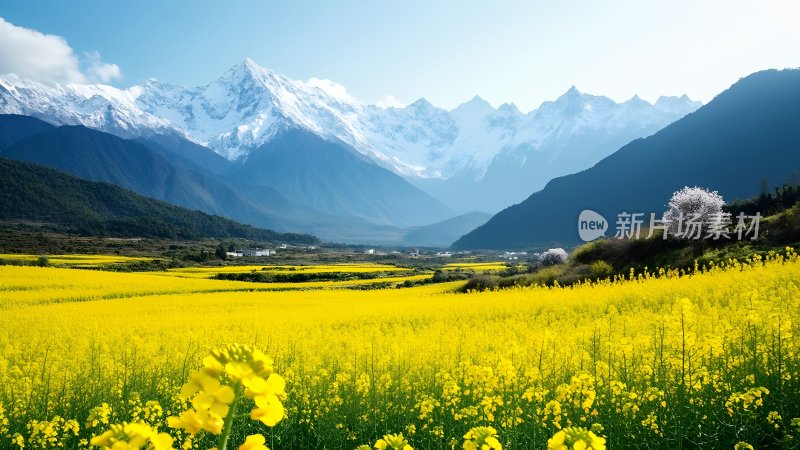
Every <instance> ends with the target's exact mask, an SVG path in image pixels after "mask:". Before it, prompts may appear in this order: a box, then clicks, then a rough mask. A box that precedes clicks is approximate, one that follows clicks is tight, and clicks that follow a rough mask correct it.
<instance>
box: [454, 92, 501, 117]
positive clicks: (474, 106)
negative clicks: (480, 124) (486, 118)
mask: <svg viewBox="0 0 800 450" xmlns="http://www.w3.org/2000/svg"><path fill="white" fill-rule="evenodd" d="M456 111H478V112H483V113H488V112H491V111H494V108H492V105H490V104H489V102H487V101H486V100H484V99H483V98H481V97H480V96H479V95H476V96H474V97H472V98H471V99H470V100H469V101H468V102H466V103H462V104H460V105H458V106H457V107H456V108H455V109H454V110H453V112H456Z"/></svg>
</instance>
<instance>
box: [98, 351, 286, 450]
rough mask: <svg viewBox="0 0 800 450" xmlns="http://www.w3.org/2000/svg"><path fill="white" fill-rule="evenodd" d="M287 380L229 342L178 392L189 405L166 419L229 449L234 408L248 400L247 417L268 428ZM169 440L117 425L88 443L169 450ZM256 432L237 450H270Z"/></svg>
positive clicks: (256, 354) (138, 426)
mask: <svg viewBox="0 0 800 450" xmlns="http://www.w3.org/2000/svg"><path fill="white" fill-rule="evenodd" d="M285 385H286V382H285V381H284V379H283V378H282V377H281V376H280V375H278V374H276V373H273V371H272V359H270V358H269V357H267V356H266V355H264V353H262V352H261V351H260V350H258V349H255V348H253V347H251V346H249V345H240V344H232V345H228V346H226V347H223V348H219V349H216V350H214V351H213V352H212V353H211V355H210V356H207V357H206V358H205V359H204V360H203V367H202V368H201V369H200V370H198V371H197V372H195V373H193V374H192V375H191V377H190V378H189V381H188V382H187V383H186V384H185V385H183V388H182V389H181V399H183V400H184V401H190V402H191V405H192V407H191V408H190V409H187V410H186V411H184V412H182V413H181V414H180V415H179V416H178V417H175V416H172V417H169V418H167V424H168V425H169V426H170V427H171V428H180V429H183V430H185V431H187V432H188V433H189V434H191V435H192V436H194V435H195V434H197V433H199V432H201V431H203V432H206V433H211V434H213V435H217V436H218V437H217V450H228V439H229V438H230V435H231V431H232V430H233V422H234V420H236V417H237V416H236V410H237V408H239V407H240V405H242V403H243V402H244V401H245V399H250V400H252V403H249V404H250V405H252V407H251V409H250V414H249V415H250V418H251V419H253V420H258V421H260V422H262V423H264V424H265V425H267V426H269V427H273V426H275V425H276V424H277V423H278V422H280V421H281V420H283V417H284V413H285V412H284V408H283V401H284V400H285V399H286V392H285ZM172 442H173V441H172V437H170V435H169V434H167V433H159V432H158V431H157V430H156V429H154V428H152V427H150V426H149V425H146V424H144V423H122V424H115V425H111V427H110V429H109V430H108V431H106V432H105V433H103V434H102V435H100V436H97V437H95V438H94V439H92V441H91V444H92V445H93V446H96V447H101V448H104V449H112V450H117V449H126V450H127V449H143V448H144V449H147V450H172V448H173V447H172ZM265 443H266V439H265V438H264V436H263V435H261V434H253V435H250V436H247V437H246V438H245V441H244V442H243V443H242V444H241V445H240V446H239V450H269V449H268V448H267V446H266V444H265Z"/></svg>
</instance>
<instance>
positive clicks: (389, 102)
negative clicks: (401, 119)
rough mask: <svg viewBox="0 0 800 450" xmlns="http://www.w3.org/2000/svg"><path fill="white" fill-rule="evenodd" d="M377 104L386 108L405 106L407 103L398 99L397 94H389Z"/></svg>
mask: <svg viewBox="0 0 800 450" xmlns="http://www.w3.org/2000/svg"><path fill="white" fill-rule="evenodd" d="M375 106H377V107H378V108H383V109H386V108H404V107H405V106H406V105H405V103H403V102H401V101H400V100H398V99H397V98H396V97H395V96H393V95H387V96H386V97H383V99H381V101H379V102H378V103H376V104H375Z"/></svg>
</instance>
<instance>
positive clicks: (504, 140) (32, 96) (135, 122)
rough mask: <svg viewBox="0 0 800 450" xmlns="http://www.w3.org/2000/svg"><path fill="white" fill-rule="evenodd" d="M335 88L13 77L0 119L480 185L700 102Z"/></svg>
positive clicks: (0, 93)
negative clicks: (309, 153) (542, 156)
mask: <svg viewBox="0 0 800 450" xmlns="http://www.w3.org/2000/svg"><path fill="white" fill-rule="evenodd" d="M326 83H330V82H325V81H324V80H315V79H312V80H309V81H307V82H303V81H297V80H292V79H289V78H287V77H285V76H284V75H281V74H279V73H276V72H274V71H271V70H269V69H265V68H263V67H260V66H259V65H257V64H256V63H255V62H253V61H252V60H250V59H246V60H244V61H243V62H241V63H239V64H237V65H236V66H234V67H232V68H231V69H229V70H228V71H227V72H225V73H224V74H223V75H222V76H221V77H219V78H218V79H217V80H214V81H213V82H211V83H209V84H207V85H205V86H199V87H193V88H185V87H181V86H176V85H172V84H168V83H162V82H158V81H148V82H146V83H144V84H143V85H139V86H133V87H130V88H127V89H118V88H114V87H111V86H106V85H101V84H96V85H76V84H69V85H55V86H50V85H44V84H41V83H37V82H33V81H29V80H25V79H22V78H19V77H17V76H15V75H5V76H0V112H2V113H11V114H25V115H32V116H35V117H39V118H41V119H43V120H46V121H49V122H52V123H55V124H81V125H85V126H87V127H90V128H96V129H100V130H103V131H107V132H111V133H114V134H117V135H120V136H123V137H137V136H148V135H151V134H156V133H158V134H168V133H178V134H180V135H182V136H184V137H186V138H188V139H190V140H192V141H194V142H197V143H199V144H202V145H206V146H208V147H210V148H211V149H213V150H214V151H216V152H217V153H219V154H221V155H223V156H225V157H226V158H228V159H231V160H234V159H239V158H243V157H246V156H247V155H248V153H249V152H250V151H251V150H253V149H255V148H257V147H259V146H261V145H263V144H265V143H267V142H269V141H270V139H272V138H273V137H274V136H275V135H276V133H278V132H279V131H280V130H283V129H286V128H290V127H302V128H305V129H308V130H311V131H313V132H314V133H316V134H318V135H320V136H322V137H324V138H326V139H338V140H341V141H343V142H345V143H347V144H349V145H351V146H352V147H353V148H355V149H356V150H357V151H359V152H361V153H362V154H364V155H367V156H368V157H370V158H371V159H373V160H374V161H376V162H377V163H378V164H380V165H382V166H384V167H387V168H389V169H391V170H393V171H395V172H396V173H399V174H401V175H406V176H416V177H422V178H443V179H447V178H450V177H453V176H456V175H459V174H464V173H469V174H474V176H475V177H477V178H480V177H481V176H482V174H483V173H485V171H486V170H487V168H488V167H489V165H490V164H491V163H492V161H493V160H494V159H495V158H496V157H498V156H500V155H503V154H505V153H509V152H514V151H515V149H518V148H521V147H524V148H533V149H539V148H542V147H546V145H545V144H547V143H550V142H553V141H559V140H563V139H566V138H568V137H570V136H573V135H577V134H588V133H596V132H598V131H600V132H603V133H608V134H614V133H616V132H618V131H619V130H625V129H630V128H634V129H648V128H652V127H654V126H656V127H663V126H666V125H667V124H669V123H671V122H673V121H675V120H677V119H679V118H681V117H683V116H684V115H686V114H688V113H690V112H692V111H694V110H696V109H697V108H699V107H700V106H701V104H700V102H695V101H692V100H691V99H689V98H688V97H686V96H682V97H661V98H659V99H658V101H657V102H656V103H655V104H650V103H648V102H646V101H644V100H641V99H639V98H638V97H634V98H632V99H630V100H628V101H626V102H623V103H616V102H614V101H613V100H611V99H609V98H607V97H601V96H593V95H587V94H583V93H581V92H579V91H578V90H577V89H576V88H575V87H572V88H570V89H569V90H568V91H567V92H566V93H565V94H563V95H562V96H561V97H559V98H558V99H556V100H555V101H552V102H544V103H543V104H542V105H541V106H540V107H539V108H538V109H536V110H534V111H531V112H529V113H522V112H521V111H519V109H518V108H517V107H516V106H514V105H513V104H504V105H501V106H500V107H499V108H493V107H492V106H491V105H489V103H487V102H486V101H484V100H483V99H481V98H480V97H477V96H476V97H475V98H473V99H472V100H470V101H468V102H466V103H464V104H462V105H460V106H459V107H457V108H455V109H454V110H452V111H447V110H445V109H441V108H437V107H436V106H434V105H432V104H431V103H430V102H428V101H427V100H425V99H420V100H417V101H416V102H414V103H412V104H410V105H408V106H407V107H405V108H386V109H383V108H379V107H377V106H373V105H362V104H359V103H358V102H356V101H355V100H353V99H352V98H349V97H348V96H347V95H346V94H344V95H343V94H342V93H341V92H338V91H337V90H336V89H333V88H330V85H326ZM330 84H331V85H332V84H333V83H330ZM603 156H605V155H598V159H599V158H601V157H603Z"/></svg>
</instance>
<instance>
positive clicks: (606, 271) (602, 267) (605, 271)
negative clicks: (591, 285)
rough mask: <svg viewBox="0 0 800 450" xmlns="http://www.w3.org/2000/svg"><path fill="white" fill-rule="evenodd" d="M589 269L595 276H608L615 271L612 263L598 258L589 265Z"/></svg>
mask: <svg viewBox="0 0 800 450" xmlns="http://www.w3.org/2000/svg"><path fill="white" fill-rule="evenodd" d="M589 271H590V272H591V273H592V277H594V278H606V277H609V276H611V274H612V273H614V268H613V267H611V264H609V263H607V262H605V261H603V260H598V261H595V262H593V263H592V264H590V265H589Z"/></svg>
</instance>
